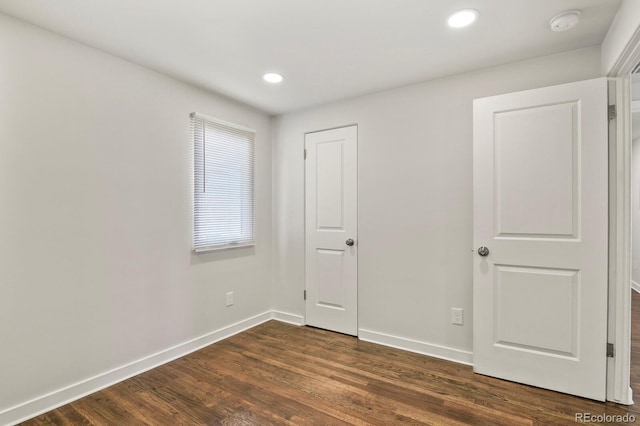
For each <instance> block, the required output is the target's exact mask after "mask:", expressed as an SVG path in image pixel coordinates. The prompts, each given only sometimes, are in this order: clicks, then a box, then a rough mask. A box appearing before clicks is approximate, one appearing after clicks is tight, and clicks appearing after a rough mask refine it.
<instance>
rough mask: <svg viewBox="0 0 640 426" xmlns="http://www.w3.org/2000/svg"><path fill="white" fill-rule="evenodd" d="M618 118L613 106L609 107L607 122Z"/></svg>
mask: <svg viewBox="0 0 640 426" xmlns="http://www.w3.org/2000/svg"><path fill="white" fill-rule="evenodd" d="M617 116H618V112H617V110H616V106H615V105H609V121H611V120H614V119H615V118H616V117H617Z"/></svg>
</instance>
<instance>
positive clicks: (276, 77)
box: [262, 72, 284, 84]
mask: <svg viewBox="0 0 640 426" xmlns="http://www.w3.org/2000/svg"><path fill="white" fill-rule="evenodd" d="M262 78H264V81H266V82H267V83H274V84H276V83H282V80H284V77H283V76H282V74H278V73H276V72H268V73H266V74H265V75H263V76H262Z"/></svg>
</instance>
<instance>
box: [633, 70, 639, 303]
mask: <svg viewBox="0 0 640 426" xmlns="http://www.w3.org/2000/svg"><path fill="white" fill-rule="evenodd" d="M631 91H632V94H631V99H632V100H634V101H637V100H640V75H639V74H633V75H632V87H631ZM631 121H632V125H633V127H632V133H631V138H632V145H631V281H632V283H631V284H632V287H633V288H635V289H636V290H638V291H640V111H635V112H633V114H632V117H631Z"/></svg>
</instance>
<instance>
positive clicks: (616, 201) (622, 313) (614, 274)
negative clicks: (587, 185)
mask: <svg viewBox="0 0 640 426" xmlns="http://www.w3.org/2000/svg"><path fill="white" fill-rule="evenodd" d="M638 64H640V28H638V29H637V30H636V31H635V33H634V34H633V36H632V37H631V39H630V40H629V42H628V43H627V45H626V47H625V48H624V49H623V50H622V52H621V54H620V56H619V58H618V59H617V60H616V62H615V64H614V66H613V68H612V69H611V71H610V72H609V73H608V75H607V76H608V77H610V78H611V83H610V87H611V86H613V87H612V89H613V93H615V99H610V104H611V103H612V102H613V103H614V104H615V105H616V109H617V114H616V118H615V119H614V120H613V121H612V125H611V126H610V129H609V132H610V133H609V134H610V138H609V167H610V170H609V213H610V214H609V318H608V331H609V340H608V342H609V343H613V344H614V347H615V351H614V357H612V358H608V361H607V400H608V401H613V402H617V403H619V404H628V405H630V404H633V390H632V389H631V383H630V382H631V381H630V379H631V377H630V376H631V142H632V135H631V86H630V76H631V72H632V71H633V70H634V68H635V67H636V66H637V65H638ZM611 92H612V91H611V90H610V96H611Z"/></svg>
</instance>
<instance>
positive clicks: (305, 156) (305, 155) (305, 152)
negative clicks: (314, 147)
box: [304, 149, 307, 160]
mask: <svg viewBox="0 0 640 426" xmlns="http://www.w3.org/2000/svg"><path fill="white" fill-rule="evenodd" d="M304 159H305V160H306V159H307V150H306V149H305V150H304Z"/></svg>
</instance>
